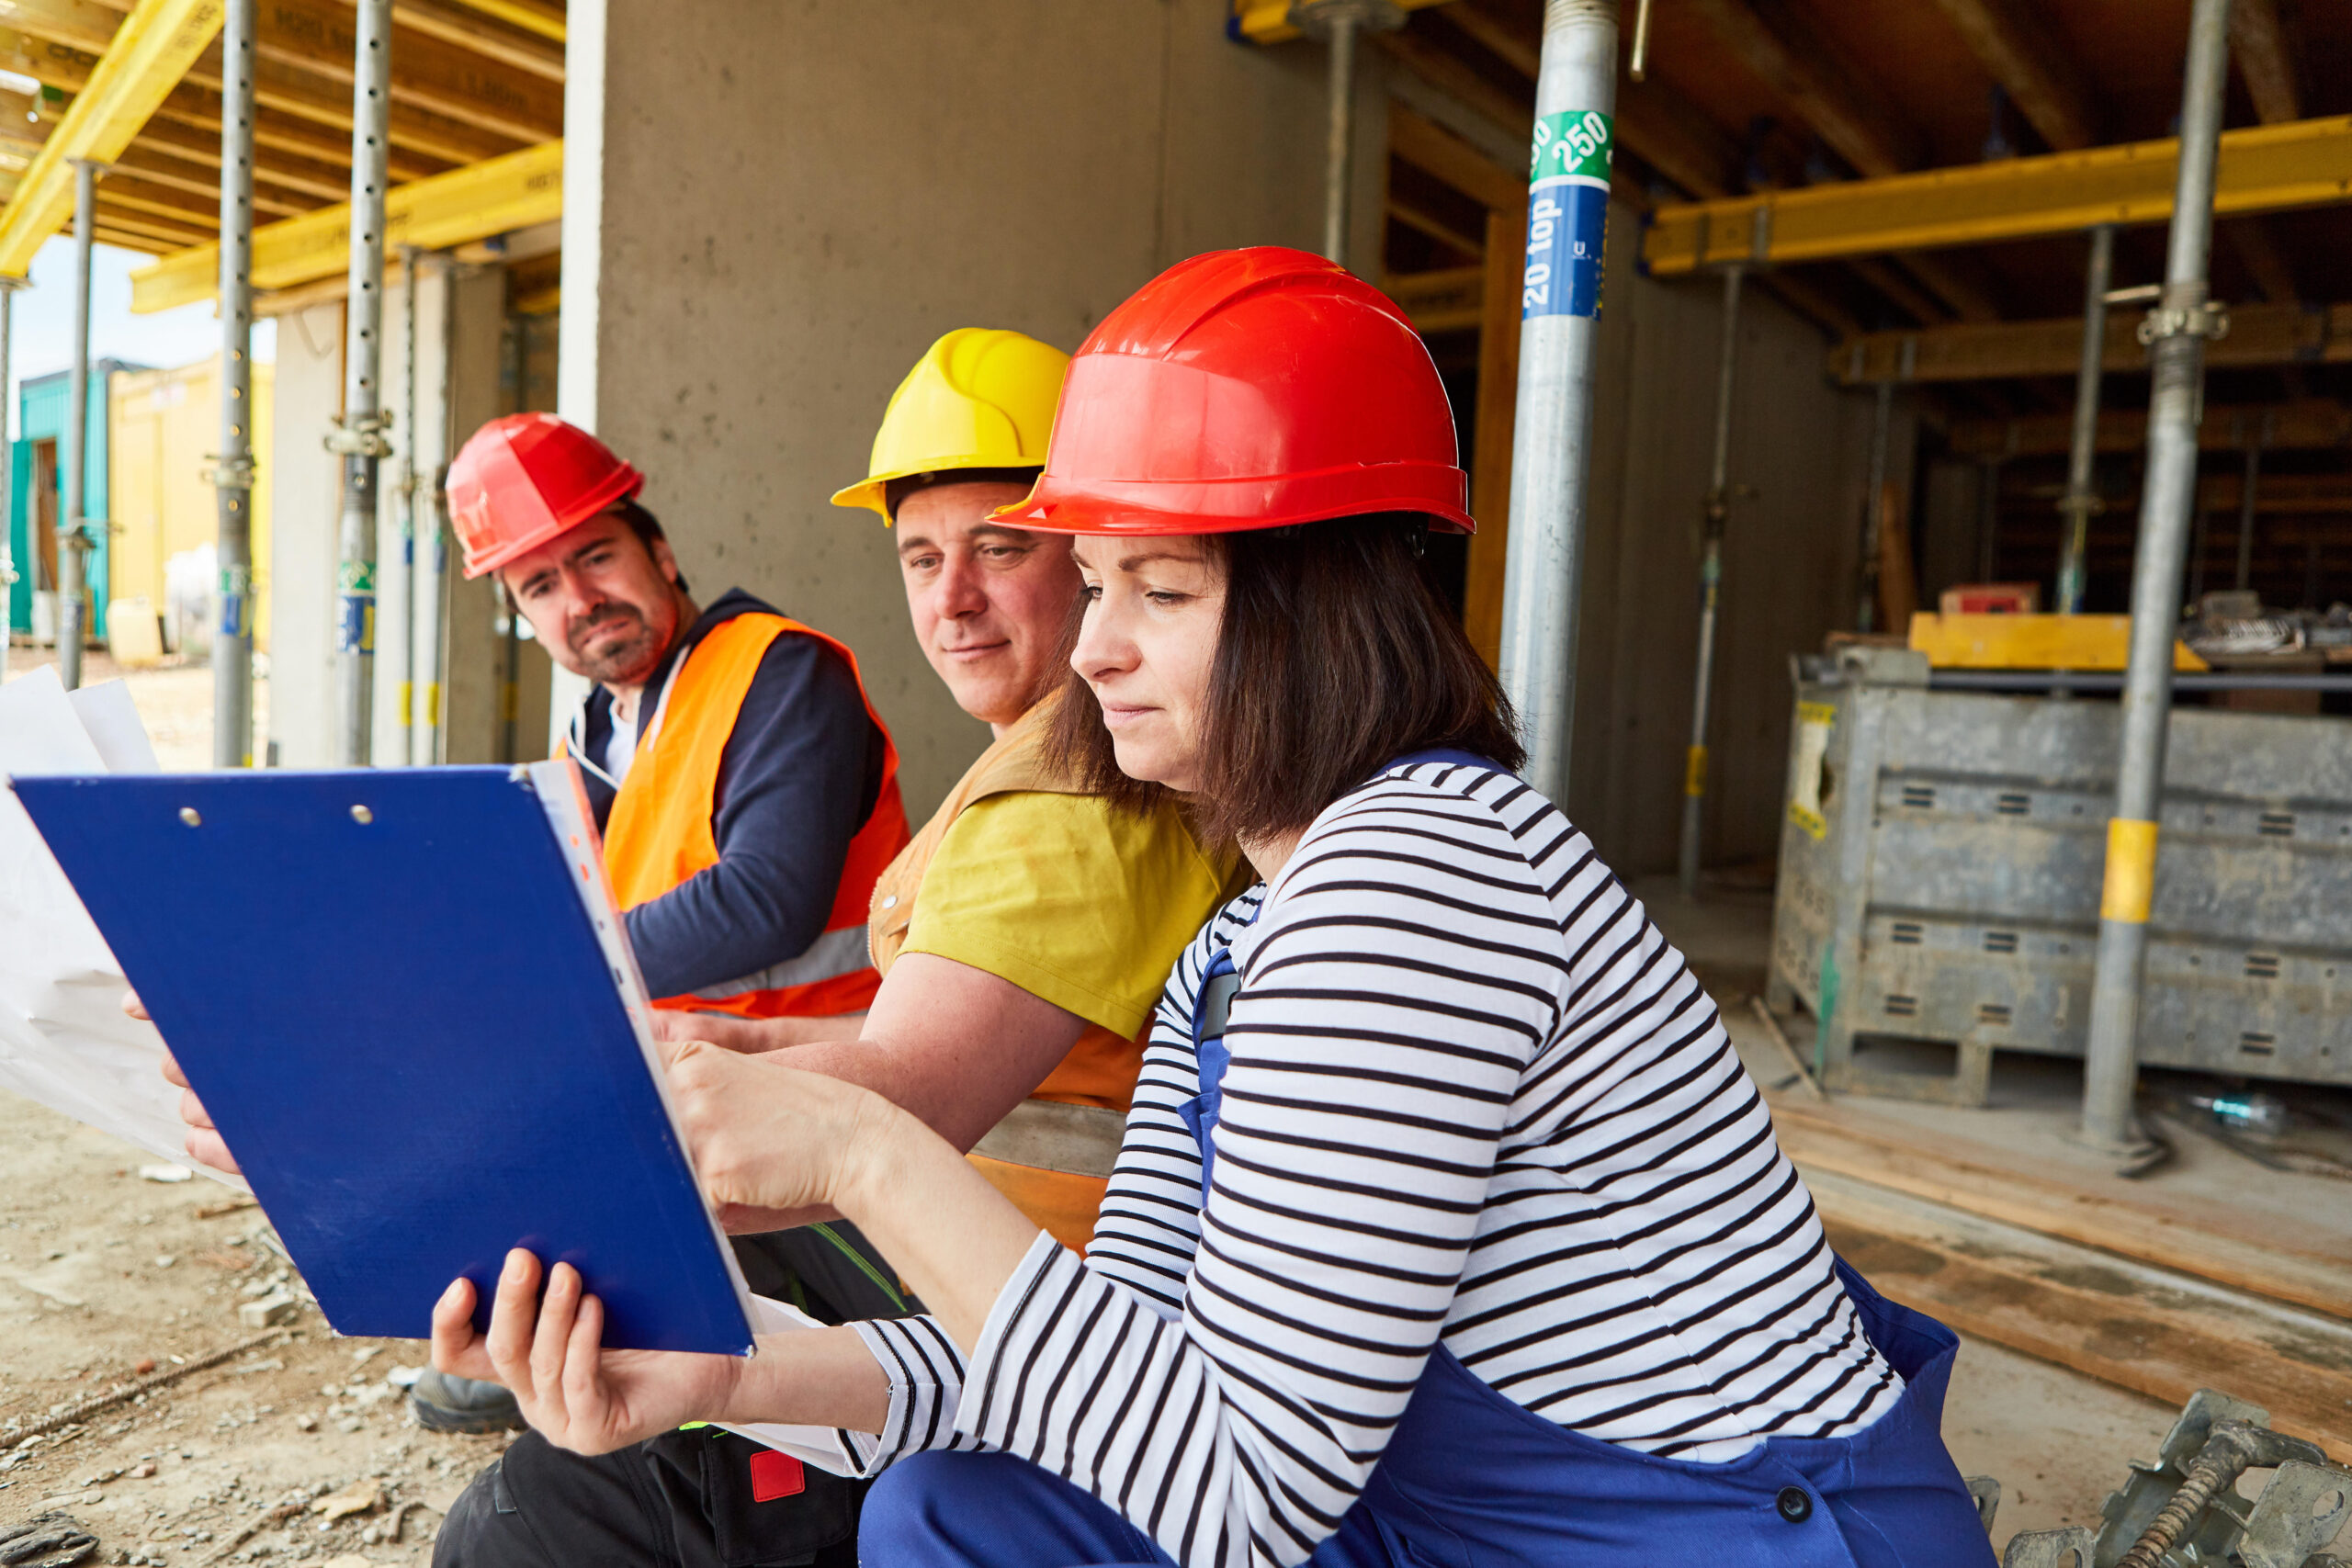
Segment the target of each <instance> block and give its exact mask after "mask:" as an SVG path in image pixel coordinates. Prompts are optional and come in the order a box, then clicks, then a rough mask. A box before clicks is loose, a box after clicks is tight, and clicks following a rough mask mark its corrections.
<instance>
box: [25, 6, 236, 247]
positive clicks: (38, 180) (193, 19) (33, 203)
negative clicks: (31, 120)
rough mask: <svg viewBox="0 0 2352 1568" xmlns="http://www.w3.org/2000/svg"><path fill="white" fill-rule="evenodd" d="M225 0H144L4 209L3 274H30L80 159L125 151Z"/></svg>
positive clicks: (101, 159) (207, 36)
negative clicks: (28, 269)
mask: <svg viewBox="0 0 2352 1568" xmlns="http://www.w3.org/2000/svg"><path fill="white" fill-rule="evenodd" d="M220 16H221V5H220V0H139V5H138V6H137V8H136V9H134V10H133V11H132V12H131V13H130V16H128V17H124V18H123V20H122V25H121V27H119V28H116V29H115V34H114V38H113V39H112V41H111V42H109V43H108V44H107V51H106V53H105V54H103V55H101V56H100V57H99V59H98V63H97V66H96V69H94V70H93V71H92V72H91V73H90V80H89V83H88V85H86V86H85V87H84V88H83V89H82V91H81V92H80V93H78V94H76V95H75V96H74V106H73V107H71V108H69V109H67V110H66V111H65V118H63V119H62V120H60V121H58V123H57V128H56V129H55V130H51V132H50V133H49V139H48V140H47V141H43V142H42V143H41V146H40V152H37V153H35V154H34V155H33V160H32V163H31V164H29V165H28V166H27V168H26V170H25V177H24V179H23V181H22V182H21V183H20V184H19V185H18V186H17V194H16V197H15V198H14V199H13V200H11V201H10V202H9V203H8V206H7V209H6V211H4V212H0V275H5V276H10V277H22V276H25V269H26V268H28V267H29V266H30V265H32V261H33V254H34V253H35V252H37V251H39V250H40V247H41V243H42V242H43V241H45V240H47V239H48V238H49V237H50V236H51V234H54V233H56V232H57V231H58V230H60V229H62V228H63V227H64V226H65V225H66V223H67V222H68V221H70V220H72V218H73V216H74V161H75V160H77V159H89V160H91V161H92V162H95V163H100V164H110V163H112V162H113V161H114V160H115V159H117V158H119V157H120V156H121V155H122V150H123V149H124V148H125V147H128V146H130V139H131V138H132V137H134V136H136V135H138V134H139V132H140V130H141V128H142V127H144V126H145V125H146V123H147V119H148V117H149V116H150V115H153V113H154V112H155V110H156V109H157V108H158V107H161V106H162V104H163V102H164V99H165V98H166V97H169V96H171V92H172V89H173V88H175V87H176V86H178V85H179V84H180V78H181V77H182V76H185V75H187V70H188V67H189V66H191V65H193V64H195V63H196V60H197V56H198V55H200V54H202V53H203V52H204V50H205V46H206V45H208V44H209V43H210V42H211V41H212V39H213V35H215V34H216V33H218V32H219V31H220Z"/></svg>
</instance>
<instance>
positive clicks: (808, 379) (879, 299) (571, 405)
mask: <svg viewBox="0 0 2352 1568" xmlns="http://www.w3.org/2000/svg"><path fill="white" fill-rule="evenodd" d="M1227 15H1228V7H1227V5H1226V4H1225V3H1224V0H1163V3H1161V4H1159V5H1138V4H1124V5H1104V4H1103V3H1102V0H997V3H995V4H992V5H989V6H982V7H959V6H938V5H936V4H932V3H929V0H869V3H867V4H863V5H859V6H809V7H799V8H795V9H792V10H790V11H786V10H781V9H778V8H776V7H775V6H771V5H766V4H763V3H760V0H711V3H709V4H705V5H698V6H675V5H669V4H663V3H662V0H574V3H573V5H572V6H571V9H570V12H569V13H568V16H569V28H570V36H569V42H568V44H567V48H566V62H567V68H566V84H565V117H566V127H565V132H566V134H565V167H564V217H563V252H564V259H563V265H564V278H563V302H564V310H563V321H562V355H561V366H560V372H559V375H560V388H561V392H560V411H561V412H563V413H564V414H565V416H566V417H568V418H571V419H574V420H578V421H579V422H581V423H584V424H588V425H591V426H592V427H593V428H594V429H595V431H596V432H597V434H600V435H602V436H603V437H604V438H605V440H606V441H608V442H610V443H611V444H612V445H613V446H614V447H615V448H616V450H618V451H619V452H620V453H621V454H622V455H623V456H625V457H628V458H629V459H630V460H631V461H633V462H635V463H637V464H638V465H639V467H641V468H644V469H645V470H646V473H647V476H648V483H647V486H646V491H645V495H644V498H643V499H644V501H645V503H646V505H648V506H649V507H650V508H651V509H652V510H653V512H654V513H656V514H658V515H659V516H660V517H661V518H662V523H663V525H664V526H665V527H666V528H667V530H668V532H669V534H670V536H671V538H672V540H673V543H674V545H675V547H676V548H677V551H678V555H679V558H680V560H681V562H682V563H683V564H684V569H685V571H686V574H687V577H688V579H689V580H690V581H692V582H693V583H694V585H695V591H696V592H697V594H698V595H700V596H703V597H705V598H706V599H707V598H709V597H715V596H716V595H717V594H718V592H720V591H721V590H723V589H725V588H728V587H729V586H737V585H740V586H741V587H744V588H747V589H749V590H751V591H752V592H756V593H759V594H761V595H762V596H763V597H765V598H767V599H768V600H770V601H771V602H772V603H774V604H777V605H778V606H779V607H781V608H782V609H784V610H786V612H788V613H792V614H797V615H805V616H807V617H809V619H810V620H811V621H812V622H814V623H815V624H817V625H818V626H821V627H822V628H823V629H825V630H827V631H829V632H831V633H832V634H834V635H835V636H837V637H842V639H843V640H845V641H846V642H848V643H849V645H850V646H851V647H852V648H853V649H854V650H855V651H856V653H857V655H858V659H859V661H860V663H861V665H862V666H863V668H864V671H865V678H866V682H867V687H868V689H869V691H870V692H871V693H872V694H873V697H874V700H875V702H876V705H877V706H878V707H879V708H880V710H881V712H882V714H883V716H884V717H885V719H886V720H887V721H888V723H889V724H890V726H891V728H892V730H893V732H894V734H895V735H896V737H897V739H898V742H899V750H900V753H901V756H902V758H903V760H904V761H903V767H904V773H903V777H904V780H905V789H906V795H907V804H908V807H909V808H910V810H911V811H914V812H916V813H917V814H922V813H925V812H928V811H929V810H930V809H931V808H932V807H933V805H934V804H935V803H936V802H937V801H938V799H939V797H940V796H941V795H942V794H944V791H945V789H946V787H947V786H948V785H949V784H951V783H953V782H954V780H955V778H956V774H957V773H959V772H960V771H961V770H962V769H963V768H964V766H965V765H966V764H967V762H968V761H970V760H971V758H972V757H973V756H974V755H975V754H976V753H977V752H978V750H979V748H980V747H981V745H982V744H984V743H985V741H986V739H987V731H986V730H985V729H984V728H982V727H981V726H980V725H979V724H978V723H977V722H975V721H974V720H972V719H970V718H967V717H966V716H964V715H963V714H962V713H961V712H960V711H959V710H958V709H957V708H956V706H955V705H954V703H953V702H952V701H951V700H950V699H949V697H948V695H947V693H946V690H945V688H944V687H943V686H942V685H941V684H940V683H939V682H938V680H937V678H936V677H935V676H933V674H932V672H931V670H930V667H929V665H928V664H927V663H925V661H924V660H923V658H922V652H921V650H920V649H918V648H917V647H916V646H915V643H914V639H913V637H912V635H911V634H910V630H909V627H908V623H907V615H906V604H905V598H904V595H903V593H902V592H901V590H900V587H899V576H898V570H897V566H896V563H895V561H894V559H893V558H892V554H891V550H890V539H889V536H888V534H887V533H886V532H885V531H884V529H883V528H882V527H881V526H880V525H878V523H877V522H876V519H875V518H874V517H873V516H872V515H871V514H870V513H868V514H864V515H860V514H857V513H851V512H846V511H842V510H840V509H837V508H834V507H832V506H831V505H829V504H828V502H827V497H828V495H829V494H830V493H831V491H833V490H834V489H836V488H838V487H839V486H841V485H843V484H846V483H849V482H850V481H852V480H854V479H858V478H861V477H863V475H864V473H865V459H866V455H867V448H868V446H870V444H871V442H872V440H873V435H874V427H875V424H876V422H877V421H878V420H879V419H880V417H881V413H882V408H883V404H884V402H885V401H886V400H888V397H889V393H890V389H892V387H894V386H895V385H896V384H897V382H898V380H899V378H900V377H901V376H903V375H904V374H905V372H906V369H907V367H909V366H910V365H911V364H913V363H914V361H915V359H916V357H917V356H918V355H920V354H921V353H922V350H923V349H924V348H925V347H926V346H928V345H929V344H930V343H931V342H932V340H933V339H934V338H936V337H937V336H938V335H939V334H940V333H944V332H946V331H948V330H950V329H952V328H956V327H965V326H996V327H1012V328H1015V329H1018V330H1020V331H1023V332H1027V333H1033V334H1035V336H1038V337H1040V338H1043V339H1045V340H1046V341H1047V342H1050V343H1055V344H1060V345H1061V346H1063V347H1065V348H1075V347H1077V346H1078V344H1079V342H1080V339H1082V338H1083V337H1084V336H1085V335H1086V333H1087V331H1088V330H1089V329H1090V328H1091V327H1092V326H1093V324H1094V323H1095V322H1096V321H1100V320H1101V319H1102V318H1103V314H1104V313H1105V312H1106V311H1108V310H1110V309H1111V308H1112V307H1113V306H1114V305H1115V304H1117V303H1118V302H1119V301H1120V300H1121V299H1125V297H1126V296H1127V295H1128V294H1129V293H1131V292H1132V291H1133V290H1134V289H1135V288H1136V287H1137V286H1138V285H1140V284H1142V283H1144V282H1145V281H1146V280H1148V278H1150V277H1151V276H1153V275H1154V274H1155V273H1157V272H1159V270H1160V269H1161V268H1163V267H1165V266H1167V265H1169V264H1170V263H1172V262H1174V261H1176V260H1179V259H1180V258H1182V257H1183V256H1187V255H1190V254H1194V253H1196V252H1199V251H1204V250H1209V249H1213V248H1216V247H1219V246H1227V245H1239V244H1267V243H1273V244H1287V245H1295V246H1297V247H1298V248H1300V249H1302V250H1310V251H1311V250H1314V249H1316V248H1317V245H1318V244H1319V243H1320V239H1321V219H1322V208H1323V169H1324V156H1323V152H1324V146H1323V143H1324V123H1325V110H1326V103H1325V81H1324V59H1323V54H1322V51H1320V50H1319V49H1317V48H1316V47H1314V46H1313V45H1311V44H1308V45H1301V46H1297V47H1289V46H1279V47H1275V48H1271V49H1267V48H1260V47H1257V46H1254V45H1242V44H1237V43H1234V42H1232V41H1230V40H1229V39H1227V37H1226V36H1225V20H1226V17H1227ZM876 38H888V39H890V40H891V47H890V48H888V49H887V50H877V49H876V48H875V47H874V40H875V39H876ZM607 62H610V68H609V69H607ZM1383 63H1384V62H1383V59H1382V57H1380V56H1379V55H1378V54H1377V53H1376V52H1374V51H1366V53H1365V55H1364V57H1363V62H1362V65H1363V69H1362V71H1361V72H1360V77H1361V80H1360V82H1359V85H1358V92H1359V93H1360V94H1361V95H1363V97H1362V99H1360V107H1361V112H1360V113H1359V115H1358V118H1357V123H1358V127H1359V134H1360V136H1361V137H1362V141H1360V142H1359V148H1358V157H1357V160H1356V166H1357V168H1358V170H1359V171H1360V175H1359V177H1360V179H1362V181H1363V186H1361V187H1360V189H1359V199H1358V200H1357V201H1356V202H1355V203H1354V204H1353V212H1354V216H1353V225H1356V226H1360V227H1359V230H1358V235H1357V238H1356V240H1355V242H1354V247H1353V250H1352V253H1351V254H1354V255H1355V256H1357V257H1359V258H1370V257H1374V256H1376V255H1377V254H1378V243H1379V232H1380V224H1381V218H1382V214H1381V202H1380V192H1381V188H1382V182H1383V176H1384V175H1385V162H1386V160H1385V142H1386V116H1385V112H1383V111H1382V108H1381V107H1380V106H1381V101H1382V100H1381V94H1382V93H1383V91H1384V90H1385V89H1384V83H1383V81H1382V71H1381V66H1382V64H1383ZM566 706H567V705H566V704H565V703H563V702H562V701H561V700H559V701H558V703H557V704H556V705H555V709H556V714H557V719H558V722H560V716H561V714H562V712H563V710H564V708H565V707H566Z"/></svg>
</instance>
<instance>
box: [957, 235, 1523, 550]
mask: <svg viewBox="0 0 2352 1568" xmlns="http://www.w3.org/2000/svg"><path fill="white" fill-rule="evenodd" d="M1468 486H1469V479H1468V477H1467V476H1466V475H1464V473H1463V471H1462V469H1461V468H1460V467H1459V466H1457V464H1456V461H1455V447H1454V441H1453V409H1452V407H1451V406H1450V405H1449V404H1448V403H1447V402H1446V399H1445V389H1444V387H1443V386H1442V385H1441V384H1440V383H1439V381H1438V377H1437V367H1436V366H1435V365H1434V364H1433V363H1431V362H1430V351H1429V349H1428V348H1427V346H1425V345H1424V344H1422V342H1421V339H1420V334H1419V333H1417V332H1415V331H1414V330H1413V323H1412V322H1411V321H1408V320H1407V319H1406V316H1405V313H1404V311H1402V310H1398V309H1397V305H1396V303H1395V302H1394V301H1393V300H1391V299H1389V298H1388V297H1387V296H1386V295H1385V294H1383V293H1381V292H1380V291H1379V290H1378V289H1376V288H1373V287H1372V286H1371V285H1370V284H1368V283H1365V282H1363V280H1362V279H1360V278H1358V277H1356V276H1354V275H1353V274H1352V273H1350V272H1349V271H1348V270H1347V269H1346V268H1344V267H1341V266H1340V265H1337V264H1336V263H1333V262H1329V261H1326V260H1324V259H1323V258H1322V257H1321V256H1317V255H1310V254H1307V253H1306V252H1305V251H1293V250H1284V249H1282V248H1280V247H1277V246H1272V245H1261V246H1256V247H1253V248H1252V249H1250V250H1242V251H1214V252H1211V253H1210V254H1207V255H1200V256H1194V257H1193V259H1192V260H1190V261H1184V262H1179V263H1177V264H1176V265H1174V266H1171V267H1170V268H1169V269H1168V270H1167V271H1166V272H1163V273H1161V274H1160V275H1159V276H1158V277H1156V278H1153V279H1152V280H1151V281H1150V282H1149V283H1147V284H1145V285H1144V286H1143V288H1140V289H1138V290H1137V291H1136V294H1135V295H1134V296H1133V297H1132V298H1131V299H1128V300H1127V301H1126V302H1125V304H1123V305H1121V306H1120V307H1119V308H1118V309H1116V310H1113V311H1112V312H1111V313H1110V314H1109V315H1108V316H1105V317H1104V318H1103V324H1102V325H1101V326H1098V327H1096V328H1095V329H1094V332H1093V334H1092V335H1091V336H1090V337H1089V338H1088V339H1087V340H1086V342H1085V343H1084V344H1081V345H1080V348H1079V351H1078V355H1077V357H1075V358H1074V359H1072V360H1071V361H1070V367H1069V380H1068V382H1067V383H1065V385H1064V386H1063V388H1062V398H1061V404H1060V406H1059V408H1058V409H1057V411H1056V412H1055V414H1054V435H1053V441H1052V444H1051V445H1050V446H1048V447H1047V449H1046V471H1045V474H1044V476H1043V477H1041V478H1040V479H1038V481H1037V488H1036V489H1035V491H1031V492H1030V495H1029V499H1028V500H1026V501H1024V502H1022V503H1021V504H1019V505H1018V506H1009V507H1006V508H1005V509H1004V510H1002V511H1001V512H999V513H996V516H997V517H998V518H999V519H1000V520H1001V521H1003V522H1006V523H1011V524H1012V525H1016V526H1018V527H1023V528H1035V529H1040V530H1043V531H1045V532H1047V533H1056V534H1222V533H1227V532H1232V531H1237V530H1240V529H1245V528H1280V527H1283V526H1285V525H1289V524H1293V523H1307V522H1313V521H1314V520H1316V519H1317V518H1323V517H1346V516H1351V515H1356V514H1359V513H1368V512H1417V513H1421V514H1423V515H1424V516H1427V517H1429V518H1430V519H1432V520H1434V521H1435V522H1436V523H1437V524H1438V525H1439V526H1441V527H1442V528H1445V529H1446V530H1448V531H1449V532H1453V531H1458V532H1461V533H1465V534H1466V533H1470V532H1472V531H1473V530H1474V529H1475V527H1476V525H1475V524H1474V523H1472V521H1471V520H1470V513H1468V511H1466V510H1465V509H1464V502H1465V500H1466V499H1467V494H1468Z"/></svg>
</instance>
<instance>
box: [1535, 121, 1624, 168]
mask: <svg viewBox="0 0 2352 1568" xmlns="http://www.w3.org/2000/svg"><path fill="white" fill-rule="evenodd" d="M1615 142H1616V132H1615V128H1614V127H1613V126H1612V125H1611V121H1610V118H1609V117H1608V116H1607V115H1605V114H1602V113H1601V112H1600V110H1599V109H1566V110H1563V111H1562V112H1560V113H1558V114H1547V115H1545V116H1544V118H1541V119H1539V120H1537V121H1536V122H1535V156H1534V159H1533V161H1532V163H1531V164H1529V166H1528V171H1527V177H1528V179H1529V181H1530V182H1531V183H1532V184H1535V185H1542V184H1544V182H1545V181H1547V180H1570V181H1573V182H1575V183H1576V184H1578V185H1599V186H1606V185H1607V184H1608V183H1609V159H1610V154H1611V152H1613V151H1614V150H1615Z"/></svg>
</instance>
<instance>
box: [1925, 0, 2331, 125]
mask: <svg viewBox="0 0 2352 1568" xmlns="http://www.w3.org/2000/svg"><path fill="white" fill-rule="evenodd" d="M1935 5H1936V7H1937V8H1938V9H1939V10H1940V11H1942V12H1943V14H1944V19H1945V20H1946V21H1949V22H1950V23H1951V25H1952V26H1953V27H1954V28H1957V29H1959V32H1960V36H1961V37H1962V39H1966V40H1967V43H1968V48H1969V51H1970V52H1971V53H1973V54H1974V55H1975V56H1976V58H1977V59H1978V60H1979V61H1981V62H1984V66H1985V70H1987V71H1989V72H1991V73H1993V80H1995V81H1996V82H1998V83H1999V84H2001V85H2002V87H2003V88H2004V89H2005V90H2007V93H2008V95H2009V101H2010V102H2012V103H2014V104H2016V105H2017V106H2018V112H2020V113H2021V114H2023V115H2024V116H2025V118H2027V119H2028V120H2030V121H2031V122H2032V125H2033V128H2034V130H2038V131H2040V132H2041V139H2042V140H2043V141H2047V142H2049V143H2050V145H2051V146H2052V147H2054V148H2056V149H2057V150H2058V151H2059V152H2072V151H2074V150H2075V148H2077V147H2088V146H2089V145H2090V144H2091V143H2092V142H2094V141H2098V124H2099V119H2100V115H2099V110H2098V97H2097V96H2096V95H2095V94H2094V93H2093V91H2092V89H2091V84H2090V78H2089V77H2087V76H2086V75H2085V74H2084V73H2083V69H2082V66H2081V64H2080V63H2079V62H2076V61H2075V58H2074V56H2073V55H2072V54H2071V53H2069V52H2068V51H2067V50H2066V49H2065V47H2064V45H2063V44H2061V43H2060V42H2059V41H2058V39H2056V38H2055V37H2053V36H2052V34H2051V32H2050V30H2049V29H2048V28H2045V27H2043V26H2042V25H2041V21H2040V19H2039V18H2038V17H2037V16H2036V15H2035V12H2034V10H2033V8H2032V7H2031V6H2030V5H2028V4H2026V0H1935ZM2288 118H2290V119H2291V118H2294V117H2293V116H2291V115H2290V116H2289V117H2288Z"/></svg>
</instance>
